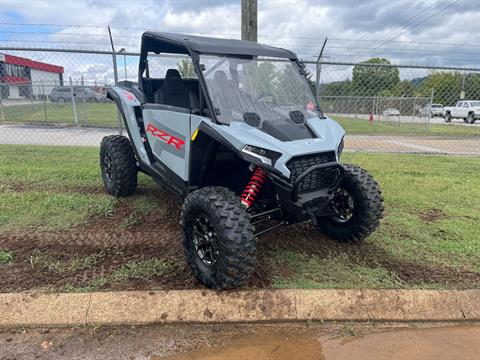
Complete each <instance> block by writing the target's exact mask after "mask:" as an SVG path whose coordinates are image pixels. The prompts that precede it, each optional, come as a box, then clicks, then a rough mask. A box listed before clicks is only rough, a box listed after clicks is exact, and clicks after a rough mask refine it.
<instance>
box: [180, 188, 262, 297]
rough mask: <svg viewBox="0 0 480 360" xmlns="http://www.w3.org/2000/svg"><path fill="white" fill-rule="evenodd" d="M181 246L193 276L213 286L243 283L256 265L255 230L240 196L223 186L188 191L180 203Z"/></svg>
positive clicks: (219, 286)
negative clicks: (183, 200) (181, 204)
mask: <svg viewBox="0 0 480 360" xmlns="http://www.w3.org/2000/svg"><path fill="white" fill-rule="evenodd" d="M181 218H182V220H181V225H182V232H183V246H184V248H185V254H186V257H187V262H188V265H189V266H190V268H191V270H192V272H193V274H194V275H195V277H196V278H197V279H198V280H200V282H202V283H203V284H204V285H205V286H207V287H209V288H212V289H231V288H235V287H237V286H239V285H240V284H242V283H243V282H244V281H245V280H246V279H247V278H248V277H249V276H250V274H251V273H252V271H253V270H254V267H255V253H256V242H255V236H254V229H253V226H252V225H251V223H250V218H249V215H248V213H247V211H246V210H245V208H244V207H243V206H242V205H241V204H240V199H239V197H238V196H237V195H235V194H234V193H233V192H232V191H230V190H228V189H226V188H223V187H205V188H202V189H200V190H197V191H194V192H192V193H190V194H189V195H188V196H187V197H186V199H185V202H184V203H183V206H182V216H181Z"/></svg>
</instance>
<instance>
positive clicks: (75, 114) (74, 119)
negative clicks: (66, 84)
mask: <svg viewBox="0 0 480 360" xmlns="http://www.w3.org/2000/svg"><path fill="white" fill-rule="evenodd" d="M70 94H71V96H72V110H73V122H74V123H75V126H78V115H77V104H76V102H75V92H74V91H73V82H72V78H71V77H70Z"/></svg>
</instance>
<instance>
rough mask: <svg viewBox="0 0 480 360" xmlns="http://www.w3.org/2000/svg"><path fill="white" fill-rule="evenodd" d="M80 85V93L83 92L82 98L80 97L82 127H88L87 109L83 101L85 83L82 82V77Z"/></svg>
mask: <svg viewBox="0 0 480 360" xmlns="http://www.w3.org/2000/svg"><path fill="white" fill-rule="evenodd" d="M80 84H81V85H82V92H83V96H82V103H83V105H82V113H83V126H88V108H87V100H86V99H85V98H86V93H85V83H84V81H83V75H82V77H81V80H80Z"/></svg>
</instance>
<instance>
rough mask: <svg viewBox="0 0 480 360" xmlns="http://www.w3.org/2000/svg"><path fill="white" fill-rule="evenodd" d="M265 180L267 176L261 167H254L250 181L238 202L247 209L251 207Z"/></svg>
mask: <svg viewBox="0 0 480 360" xmlns="http://www.w3.org/2000/svg"><path fill="white" fill-rule="evenodd" d="M266 178H267V174H265V171H264V170H263V169H262V168H261V167H258V166H257V167H256V168H255V171H254V172H253V175H252V177H251V178H250V181H249V182H248V184H247V186H246V187H245V190H243V193H242V195H241V196H240V202H241V203H242V204H243V205H245V206H246V207H247V208H249V207H250V206H252V205H253V203H254V202H255V199H256V197H257V196H258V193H259V192H260V190H261V189H262V185H263V183H264V182H265V179H266Z"/></svg>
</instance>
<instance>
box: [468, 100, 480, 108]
mask: <svg viewBox="0 0 480 360" xmlns="http://www.w3.org/2000/svg"><path fill="white" fill-rule="evenodd" d="M470 106H472V107H477V106H478V107H480V101H470Z"/></svg>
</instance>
